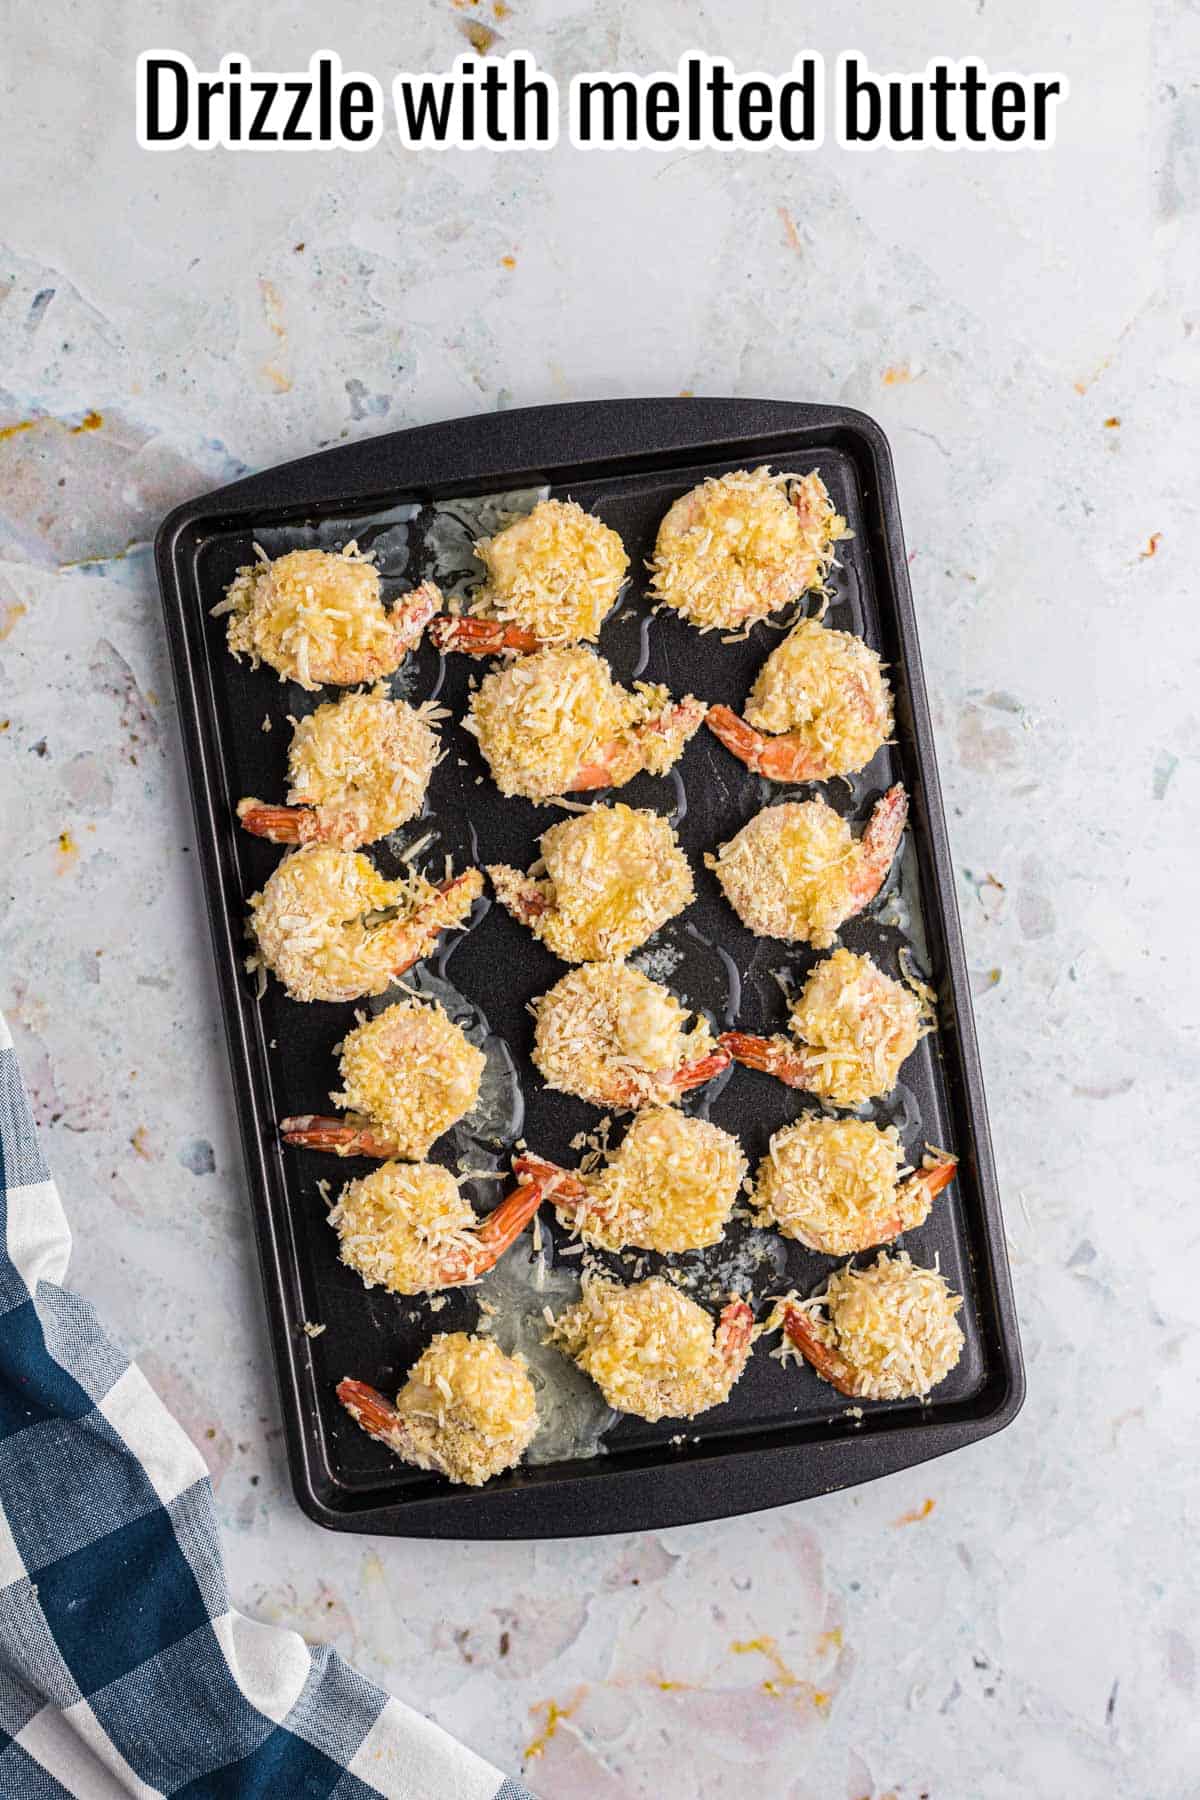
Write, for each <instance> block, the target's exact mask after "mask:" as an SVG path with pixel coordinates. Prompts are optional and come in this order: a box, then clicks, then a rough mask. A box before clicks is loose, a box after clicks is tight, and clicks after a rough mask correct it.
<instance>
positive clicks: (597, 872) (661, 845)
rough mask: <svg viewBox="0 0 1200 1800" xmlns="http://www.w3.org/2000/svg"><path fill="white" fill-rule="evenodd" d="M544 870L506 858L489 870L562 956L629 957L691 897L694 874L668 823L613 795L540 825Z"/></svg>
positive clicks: (501, 894)
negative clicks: (524, 869) (525, 868)
mask: <svg viewBox="0 0 1200 1800" xmlns="http://www.w3.org/2000/svg"><path fill="white" fill-rule="evenodd" d="M540 844H541V852H542V861H543V863H544V865H545V874H544V875H540V876H534V875H532V874H530V875H524V874H522V873H521V872H520V870H518V869H513V868H510V867H509V866H508V865H507V864H505V863H498V864H494V865H492V866H491V867H489V869H488V874H489V875H490V876H491V879H492V886H493V887H494V888H495V890H496V894H497V897H498V898H499V900H500V901H501V902H502V904H503V905H504V906H506V907H507V908H508V910H509V912H511V913H512V915H513V917H514V918H517V919H520V920H521V922H522V924H525V925H528V926H529V929H530V930H531V931H532V932H533V934H534V936H535V937H539V938H541V940H542V942H543V943H544V944H545V945H546V947H547V949H549V950H552V951H553V952H554V954H555V955H556V956H560V957H561V958H562V960H563V961H564V962H573V963H582V962H612V961H617V960H618V959H619V958H621V957H624V956H629V955H630V954H631V953H632V952H633V951H634V950H636V949H637V948H638V947H639V945H641V944H644V943H645V941H646V939H647V938H648V937H650V936H651V935H652V934H653V933H654V932H656V931H657V930H658V928H659V926H660V925H665V924H666V922H667V920H668V919H672V918H674V916H675V914H676V913H678V912H682V911H683V909H684V907H685V906H689V905H690V904H691V902H692V900H693V899H694V898H695V890H694V888H693V886H692V872H691V869H690V868H689V867H688V861H687V857H686V856H685V855H684V853H683V851H682V850H681V849H680V847H679V842H678V839H677V838H676V836H675V833H674V832H673V831H672V829H671V826H670V824H669V823H668V821H667V820H666V819H664V818H662V817H661V816H660V815H659V814H658V813H653V812H635V811H634V809H633V808H632V807H630V806H625V805H623V804H622V803H621V802H620V801H617V802H616V803H614V804H613V805H611V806H593V807H589V809H588V810H587V811H586V812H583V813H579V814H577V815H576V816H575V817H574V818H570V819H563V820H561V821H560V822H559V823H558V824H557V825H552V826H551V827H550V829H549V830H548V831H544V832H543V833H542V836H541V840H540Z"/></svg>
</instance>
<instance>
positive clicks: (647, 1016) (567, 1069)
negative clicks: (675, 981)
mask: <svg viewBox="0 0 1200 1800" xmlns="http://www.w3.org/2000/svg"><path fill="white" fill-rule="evenodd" d="M533 1013H534V1016H535V1018H536V1020H537V1026H536V1029H535V1031H534V1038H533V1061H534V1063H535V1065H536V1067H537V1068H538V1069H539V1070H540V1072H541V1075H542V1078H543V1080H544V1081H545V1082H546V1084H547V1086H548V1087H552V1088H557V1089H558V1091H559V1092H560V1093H563V1094H577V1095H578V1096H579V1098H580V1099H581V1100H590V1101H591V1103H592V1105H593V1106H608V1107H616V1108H618V1109H624V1108H629V1110H630V1111H636V1110H637V1109H638V1108H639V1107H642V1106H669V1105H670V1104H671V1103H672V1101H674V1100H677V1099H678V1098H679V1096H680V1095H681V1094H683V1093H686V1092H687V1091H688V1090H689V1089H691V1088H695V1087H699V1086H700V1085H701V1084H702V1083H703V1082H706V1081H711V1080H712V1078H713V1076H714V1075H719V1074H720V1073H721V1070H722V1069H724V1068H727V1067H728V1065H729V1061H730V1057H729V1052H728V1051H727V1050H722V1049H720V1048H719V1047H718V1046H717V1045H716V1044H715V1043H714V1041H713V1037H712V1034H711V1032H710V1031H709V1028H708V1024H707V1022H706V1021H705V1019H704V1018H703V1017H700V1016H697V1018H696V1021H695V1023H694V1024H693V1025H692V1026H691V1029H690V1030H689V1029H688V1021H689V1019H690V1017H691V1015H690V1014H689V1013H688V1012H687V1011H686V1009H685V1008H684V1007H682V1006H681V1005H680V1004H679V1002H678V1000H676V998H675V996H674V995H673V994H672V993H670V992H669V991H668V989H666V988H665V987H663V986H661V984H660V983H659V982H657V981H651V980H650V977H649V976H648V975H643V974H642V972H641V970H640V969H635V968H633V967H632V966H631V965H630V964H629V963H625V962H616V963H609V962H603V963H584V964H582V965H581V966H580V967H578V968H575V969H570V970H568V972H567V974H565V975H564V976H563V978H562V980H561V981H559V982H556V983H555V985H554V986H553V987H552V988H551V989H550V990H549V992H548V993H545V994H543V995H541V997H540V998H539V999H537V1000H535V1001H534V1002H533Z"/></svg>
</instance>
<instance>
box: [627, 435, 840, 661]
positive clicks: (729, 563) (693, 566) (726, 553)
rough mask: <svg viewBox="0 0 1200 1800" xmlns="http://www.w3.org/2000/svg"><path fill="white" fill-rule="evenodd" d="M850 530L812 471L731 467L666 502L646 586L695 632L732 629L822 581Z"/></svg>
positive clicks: (818, 584)
mask: <svg viewBox="0 0 1200 1800" xmlns="http://www.w3.org/2000/svg"><path fill="white" fill-rule="evenodd" d="M847 535H848V533H847V530H846V521H845V519H843V518H842V517H841V515H840V514H839V513H838V512H837V511H836V510H835V508H834V506H833V503H832V501H831V500H830V498H829V494H828V492H827V491H826V488H825V484H824V482H823V481H822V480H821V477H820V476H819V475H817V474H812V475H804V476H796V475H783V474H781V475H772V473H771V471H770V469H769V468H767V467H766V466H765V465H764V466H763V467H762V468H759V469H735V470H734V471H733V472H732V473H731V474H729V475H720V476H714V477H713V478H712V479H711V480H709V481H705V482H703V483H702V484H701V486H699V487H697V488H693V489H692V490H691V491H690V493H686V494H682V495H681V496H680V498H679V499H678V500H676V502H675V504H674V505H673V506H672V507H671V509H670V511H669V512H668V513H667V515H666V517H665V518H664V519H663V522H662V524H661V525H660V526H659V528H658V541H657V543H656V544H655V547H654V556H653V559H652V561H651V563H650V569H651V572H652V581H651V593H652V595H653V597H654V599H655V600H657V601H659V602H660V603H661V604H663V605H665V606H672V607H674V608H675V610H676V611H677V612H680V613H682V614H683V616H684V618H685V619H688V620H690V621H691V623H692V624H693V625H698V626H699V627H700V629H701V631H713V630H724V631H736V630H737V629H738V628H739V627H741V626H743V625H752V624H754V623H755V622H756V621H757V620H759V619H765V618H766V617H767V616H768V614H770V613H773V612H777V611H778V610H779V608H780V607H781V606H786V605H787V604H788V602H789V601H790V600H794V599H796V597H797V596H798V595H800V594H803V593H804V592H806V591H807V590H808V589H809V588H816V587H820V586H821V584H822V583H823V581H824V580H825V577H826V575H827V574H828V572H829V567H830V564H831V563H832V561H833V546H834V544H835V543H837V541H838V539H839V538H843V537H846V536H847Z"/></svg>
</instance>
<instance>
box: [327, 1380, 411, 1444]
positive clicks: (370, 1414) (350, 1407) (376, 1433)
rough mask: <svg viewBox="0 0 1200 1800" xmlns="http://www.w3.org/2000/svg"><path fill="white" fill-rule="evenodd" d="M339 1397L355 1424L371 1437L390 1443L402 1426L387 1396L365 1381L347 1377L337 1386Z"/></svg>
mask: <svg viewBox="0 0 1200 1800" xmlns="http://www.w3.org/2000/svg"><path fill="white" fill-rule="evenodd" d="M337 1397H338V1399H339V1400H340V1401H341V1403H342V1405H343V1406H344V1407H345V1409H346V1411H347V1412H348V1413H349V1414H350V1417H351V1418H352V1419H353V1420H354V1423H355V1424H356V1425H361V1427H362V1429H363V1430H364V1431H365V1432H367V1433H369V1435H370V1436H371V1437H377V1438H383V1439H384V1440H385V1442H387V1441H390V1440H391V1439H392V1438H393V1437H394V1436H395V1435H396V1433H397V1432H398V1431H399V1430H400V1428H401V1426H402V1423H403V1421H402V1420H401V1417H400V1414H399V1413H398V1412H397V1411H396V1408H395V1407H394V1406H393V1405H392V1403H391V1401H390V1400H389V1399H388V1398H387V1396H386V1395H385V1394H381V1393H380V1392H379V1389H378V1388H373V1387H370V1386H369V1385H368V1384H367V1382H365V1381H355V1380H353V1379H352V1378H351V1377H350V1376H346V1377H345V1379H344V1380H342V1381H339V1382H338V1384H337Z"/></svg>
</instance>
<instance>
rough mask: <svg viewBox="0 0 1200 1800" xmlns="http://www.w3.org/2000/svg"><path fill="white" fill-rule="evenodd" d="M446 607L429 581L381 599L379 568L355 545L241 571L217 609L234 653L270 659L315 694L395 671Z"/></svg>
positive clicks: (296, 554) (294, 554)
mask: <svg viewBox="0 0 1200 1800" xmlns="http://www.w3.org/2000/svg"><path fill="white" fill-rule="evenodd" d="M440 604H441V595H440V594H439V593H438V591H437V589H436V588H434V587H432V586H425V587H422V588H417V589H416V590H415V592H413V593H411V594H406V595H405V596H404V597H403V599H402V600H401V601H400V602H399V603H398V604H397V606H396V607H395V608H394V610H393V611H391V612H389V611H388V610H387V608H386V607H385V606H384V604H383V600H382V598H381V595H380V588H379V571H378V569H376V567H375V564H374V563H373V562H372V561H371V559H370V557H369V556H363V555H361V554H360V552H359V549H358V545H357V544H354V543H350V544H347V545H346V547H345V549H344V550H289V551H288V553H287V554H286V556H278V557H276V558H275V560H274V561H273V562H272V561H269V560H268V559H266V558H264V559H263V560H262V561H260V562H256V563H248V564H247V565H246V566H245V567H244V568H241V569H239V570H238V572H237V574H236V575H235V576H234V579H233V580H232V581H231V582H230V584H229V587H228V588H227V589H226V591H225V598H224V599H223V600H222V601H221V602H220V604H219V605H218V606H215V607H214V608H213V613H214V615H218V616H219V615H221V614H224V613H228V615H229V624H228V626H227V627H226V631H227V636H228V641H229V648H230V650H231V651H232V652H233V654H234V656H237V657H241V656H248V657H249V658H250V661H251V664H252V666H253V667H254V668H257V667H258V665H259V663H260V662H265V663H269V664H270V666H271V668H273V669H275V670H276V671H277V672H278V674H279V678H280V680H281V681H295V682H298V683H299V685H300V686H301V687H303V688H308V689H309V690H310V691H311V690H314V689H316V688H319V687H321V686H322V685H323V684H324V683H326V682H328V683H330V684H331V685H332V686H334V687H356V686H358V684H359V683H360V682H364V683H365V682H370V681H378V680H380V678H381V677H382V676H384V675H390V674H392V672H393V671H394V670H395V669H398V668H399V666H400V664H401V663H402V662H403V661H404V658H405V657H406V656H407V654H408V652H409V651H410V650H411V649H412V647H413V645H414V644H416V643H417V641H418V640H419V638H420V635H421V632H422V631H423V630H424V628H425V626H426V625H427V624H428V622H429V620H430V619H431V618H432V616H433V614H434V612H435V611H436V610H437V608H438V606H439V605H440Z"/></svg>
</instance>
